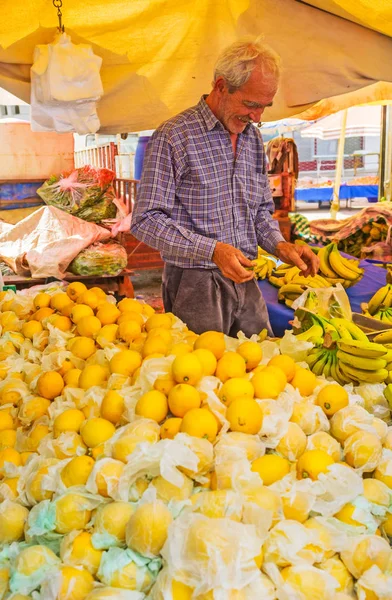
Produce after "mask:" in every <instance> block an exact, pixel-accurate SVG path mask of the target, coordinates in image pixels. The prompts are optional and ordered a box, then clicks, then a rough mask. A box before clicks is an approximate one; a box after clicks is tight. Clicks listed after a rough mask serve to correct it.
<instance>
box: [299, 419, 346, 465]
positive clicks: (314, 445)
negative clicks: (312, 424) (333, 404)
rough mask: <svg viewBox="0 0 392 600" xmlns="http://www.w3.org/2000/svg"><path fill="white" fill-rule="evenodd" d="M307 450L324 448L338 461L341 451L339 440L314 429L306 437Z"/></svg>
mask: <svg viewBox="0 0 392 600" xmlns="http://www.w3.org/2000/svg"><path fill="white" fill-rule="evenodd" d="M293 425H294V423H293ZM308 450H324V451H325V452H327V453H328V454H329V455H330V456H332V458H333V459H334V461H336V462H338V461H340V458H341V453H342V448H341V446H340V444H339V442H338V441H337V440H335V439H334V438H333V437H332V436H331V435H329V433H326V431H316V433H313V434H312V435H310V436H309V437H308Z"/></svg>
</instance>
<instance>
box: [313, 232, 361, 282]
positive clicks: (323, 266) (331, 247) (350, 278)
mask: <svg viewBox="0 0 392 600" xmlns="http://www.w3.org/2000/svg"><path fill="white" fill-rule="evenodd" d="M318 257H319V260H320V271H321V273H322V275H323V276H324V277H325V278H326V280H327V281H328V282H329V283H330V285H334V284H335V283H341V284H342V285H343V286H344V287H350V286H352V285H355V284H356V283H357V282H358V281H359V280H360V279H362V277H363V273H364V270H363V269H361V268H359V266H358V265H359V261H357V260H354V259H349V258H345V257H344V256H342V255H341V254H340V252H339V250H338V247H337V245H336V244H335V243H331V244H328V246H324V247H323V248H321V249H320V250H319V253H318Z"/></svg>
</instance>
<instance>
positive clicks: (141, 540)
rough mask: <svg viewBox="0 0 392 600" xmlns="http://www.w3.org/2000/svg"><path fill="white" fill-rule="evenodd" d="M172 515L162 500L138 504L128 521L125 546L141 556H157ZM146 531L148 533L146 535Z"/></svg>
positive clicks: (165, 536) (164, 539)
mask: <svg viewBox="0 0 392 600" xmlns="http://www.w3.org/2000/svg"><path fill="white" fill-rule="evenodd" d="M172 521H173V517H172V515H171V512H170V511H169V509H168V508H167V507H166V506H165V504H164V503H163V502H160V501H159V500H158V501H156V502H146V503H145V504H142V505H140V506H138V508H137V509H136V510H135V512H134V513H133V515H132V516H131V518H130V519H129V521H128V525H127V529H126V542H127V546H128V547H129V548H131V549H132V550H135V551H136V552H139V553H140V554H142V555H143V556H148V557H151V558H153V557H154V556H157V555H158V554H159V553H160V551H161V549H162V547H163V545H164V543H165V541H166V538H167V532H168V529H169V525H170V524H171V522H172ZM146 531H148V532H149V535H146Z"/></svg>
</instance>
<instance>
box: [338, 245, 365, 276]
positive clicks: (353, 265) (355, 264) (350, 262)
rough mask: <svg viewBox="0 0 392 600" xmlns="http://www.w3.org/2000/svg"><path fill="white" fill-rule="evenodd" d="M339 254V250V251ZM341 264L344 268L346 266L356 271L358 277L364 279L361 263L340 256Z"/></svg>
mask: <svg viewBox="0 0 392 600" xmlns="http://www.w3.org/2000/svg"><path fill="white" fill-rule="evenodd" d="M337 251H338V252H339V250H337ZM340 259H341V262H342V263H343V265H344V266H346V267H347V268H348V269H350V271H354V273H356V274H357V275H358V277H362V275H363V269H361V267H360V266H359V261H357V260H353V259H350V258H346V257H345V256H342V255H340Z"/></svg>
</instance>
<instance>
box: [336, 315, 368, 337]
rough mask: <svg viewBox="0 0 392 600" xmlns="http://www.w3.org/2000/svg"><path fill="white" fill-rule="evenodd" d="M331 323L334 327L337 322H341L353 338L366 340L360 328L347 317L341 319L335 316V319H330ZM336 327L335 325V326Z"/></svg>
mask: <svg viewBox="0 0 392 600" xmlns="http://www.w3.org/2000/svg"><path fill="white" fill-rule="evenodd" d="M331 323H332V325H334V326H335V327H336V325H337V324H339V323H340V324H342V325H343V327H344V328H345V329H346V330H347V331H348V332H349V334H350V336H351V337H352V339H353V340H362V341H363V342H368V341H369V340H368V338H367V336H366V334H365V333H364V332H363V331H362V329H360V328H359V327H358V326H357V325H355V323H353V322H352V321H348V320H347V319H341V318H339V317H336V318H335V319H331ZM336 329H337V327H336Z"/></svg>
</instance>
